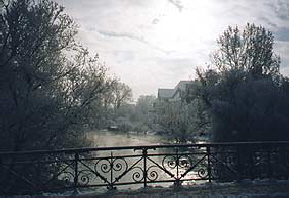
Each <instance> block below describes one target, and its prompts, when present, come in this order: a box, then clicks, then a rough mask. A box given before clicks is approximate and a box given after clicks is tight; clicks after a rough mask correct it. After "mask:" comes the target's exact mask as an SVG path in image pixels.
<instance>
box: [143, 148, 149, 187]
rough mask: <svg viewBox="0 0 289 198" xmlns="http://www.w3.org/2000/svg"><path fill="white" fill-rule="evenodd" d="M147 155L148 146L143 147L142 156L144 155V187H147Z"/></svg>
mask: <svg viewBox="0 0 289 198" xmlns="http://www.w3.org/2000/svg"><path fill="white" fill-rule="evenodd" d="M147 156H148V150H147V148H143V149H142V157H143V185H144V188H146V187H147V174H148V172H147Z"/></svg>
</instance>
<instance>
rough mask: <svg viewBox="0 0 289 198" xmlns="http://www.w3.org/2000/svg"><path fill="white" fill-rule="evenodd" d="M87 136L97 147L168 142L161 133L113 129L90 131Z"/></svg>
mask: <svg viewBox="0 0 289 198" xmlns="http://www.w3.org/2000/svg"><path fill="white" fill-rule="evenodd" d="M88 138H89V139H90V140H91V141H92V144H93V146H97V147H111V146H139V145H141V146H142V145H155V144H168V143H169V141H168V140H167V139H166V138H165V137H164V136H161V135H156V134H144V133H125V132H113V131H92V132H89V133H88Z"/></svg>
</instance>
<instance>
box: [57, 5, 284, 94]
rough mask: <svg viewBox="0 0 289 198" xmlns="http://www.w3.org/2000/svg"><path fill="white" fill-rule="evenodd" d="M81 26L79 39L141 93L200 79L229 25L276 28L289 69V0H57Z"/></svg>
mask: <svg viewBox="0 0 289 198" xmlns="http://www.w3.org/2000/svg"><path fill="white" fill-rule="evenodd" d="M56 1H57V2H58V3H59V4H61V5H63V6H64V7H65V12H66V13H67V14H69V15H70V16H71V17H72V18H73V19H74V20H75V22H76V23H77V24H78V25H79V34H78V36H77V38H78V40H79V41H80V42H81V43H82V44H83V45H84V46H85V47H87V48H88V49H89V51H90V52H91V53H98V54H99V56H100V60H101V62H103V63H105V65H106V66H107V67H108V68H109V73H110V74H112V75H115V76H117V77H119V78H120V80H121V81H122V82H124V83H126V84H127V85H129V86H130V87H131V88H132V90H133V95H134V99H136V98H137V97H138V96H139V95H151V94H153V95H157V90H158V88H174V87H175V86H176V84H177V83H178V82H179V81H180V80H194V79H195V77H196V74H195V73H196V72H195V70H196V68H197V67H205V66H206V65H207V64H208V63H209V61H210V58H209V57H210V56H209V55H210V54H211V53H212V52H213V51H214V50H216V48H217V45H216V40H217V38H218V36H219V35H220V34H221V33H222V32H223V31H224V30H225V29H226V28H227V27H228V26H229V25H231V26H236V25H238V26H239V27H241V28H242V27H244V26H245V25H246V24H247V23H248V22H249V23H255V24H256V25H262V26H264V27H265V28H267V29H269V30H270V31H272V32H273V33H274V36H275V45H274V47H275V48H274V50H275V52H276V54H278V55H279V56H280V57H281V72H282V73H284V74H287V75H288V74H289V1H288V0H81V1H80V0H56Z"/></svg>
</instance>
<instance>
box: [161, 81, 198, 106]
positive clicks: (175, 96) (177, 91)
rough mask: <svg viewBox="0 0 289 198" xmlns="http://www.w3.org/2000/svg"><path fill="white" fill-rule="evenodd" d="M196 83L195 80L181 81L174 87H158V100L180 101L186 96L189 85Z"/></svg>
mask: <svg viewBox="0 0 289 198" xmlns="http://www.w3.org/2000/svg"><path fill="white" fill-rule="evenodd" d="M192 84H195V82H194V81H180V82H179V83H178V84H177V85H176V86H175V88H174V89H162V88H160V89H158V100H161V101H168V102H169V101H179V100H181V99H182V98H183V97H184V94H185V92H186V91H187V90H188V89H189V86H190V85H192Z"/></svg>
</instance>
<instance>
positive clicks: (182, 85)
mask: <svg viewBox="0 0 289 198" xmlns="http://www.w3.org/2000/svg"><path fill="white" fill-rule="evenodd" d="M193 83H194V81H180V82H179V83H178V84H177V86H176V87H175V88H174V91H173V93H172V97H174V96H175V95H176V93H177V92H178V91H185V90H186V87H187V85H189V84H193Z"/></svg>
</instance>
